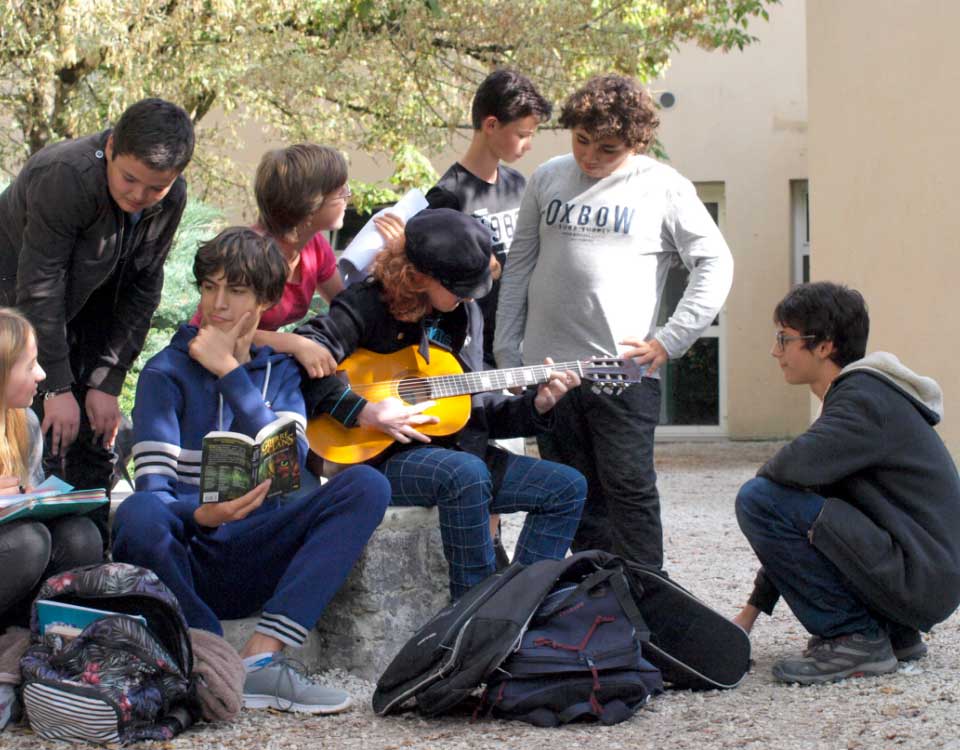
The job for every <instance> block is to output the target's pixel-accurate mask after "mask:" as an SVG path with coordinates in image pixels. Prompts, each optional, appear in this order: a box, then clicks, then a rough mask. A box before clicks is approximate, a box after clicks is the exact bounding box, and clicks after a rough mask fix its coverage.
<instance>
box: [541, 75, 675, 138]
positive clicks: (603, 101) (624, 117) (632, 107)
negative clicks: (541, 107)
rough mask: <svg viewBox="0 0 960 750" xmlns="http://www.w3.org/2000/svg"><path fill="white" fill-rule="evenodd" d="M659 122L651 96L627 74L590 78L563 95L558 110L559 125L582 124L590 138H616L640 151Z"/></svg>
mask: <svg viewBox="0 0 960 750" xmlns="http://www.w3.org/2000/svg"><path fill="white" fill-rule="evenodd" d="M659 126H660V119H659V118H658V117H657V108H656V105H655V104H654V103H653V97H651V96H650V94H649V93H648V92H647V90H646V89H644V88H643V86H641V85H640V84H639V83H637V81H635V80H634V79H633V78H630V77H629V76H618V75H605V76H597V77H595V78H591V79H590V80H589V81H587V83H586V85H585V86H583V88H581V89H579V90H578V91H575V92H573V93H572V94H570V96H569V97H567V100H566V101H565V102H564V103H563V109H562V110H561V111H560V127H562V128H566V129H568V130H572V129H573V128H583V129H584V130H586V131H587V132H588V133H589V134H590V135H591V136H593V137H594V138H619V139H621V140H622V141H623V142H624V143H625V144H626V145H627V146H629V147H630V148H631V149H633V150H634V151H636V152H637V153H641V154H642V153H646V151H647V149H648V148H649V147H650V144H651V143H652V142H653V139H654V136H655V135H656V132H657V128H658V127H659Z"/></svg>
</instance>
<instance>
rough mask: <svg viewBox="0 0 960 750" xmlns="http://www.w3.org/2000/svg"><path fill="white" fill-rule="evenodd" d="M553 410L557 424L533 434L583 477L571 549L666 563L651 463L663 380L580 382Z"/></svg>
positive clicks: (552, 456)
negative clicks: (619, 384)
mask: <svg viewBox="0 0 960 750" xmlns="http://www.w3.org/2000/svg"><path fill="white" fill-rule="evenodd" d="M555 411H556V417H555V418H556V422H555V425H554V428H553V429H552V430H551V431H550V432H549V433H546V434H544V435H540V436H539V437H538V438H537V443H538V444H539V446H540V456H541V458H545V459H547V460H550V461H557V462H559V463H563V464H567V465H568V466H572V467H574V468H575V469H578V470H579V471H580V472H581V473H582V474H583V475H584V476H585V477H586V478H587V501H586V504H585V505H584V508H583V515H582V516H581V518H580V526H579V528H578V529H577V534H576V536H575V537H574V540H573V544H572V546H571V549H573V551H574V552H579V551H581V550H587V549H600V550H604V551H606V552H611V553H613V554H615V555H619V556H621V557H624V558H626V559H628V560H633V561H635V562H639V563H643V564H646V565H652V566H654V567H657V568H661V567H663V529H662V527H661V524H660V495H659V493H658V492H657V473H656V471H655V470H654V466H653V436H654V431H655V429H656V427H657V423H658V422H659V420H660V381H659V380H657V379H655V378H644V379H643V380H642V381H641V382H640V383H635V384H632V385H629V386H626V387H625V388H622V389H620V390H617V389H611V388H610V387H609V386H604V385H603V384H599V383H584V384H583V385H582V386H580V387H579V388H576V389H574V390H573V391H571V392H570V393H568V394H567V395H566V397H564V398H563V399H562V400H561V401H560V403H558V404H557V406H556V407H555Z"/></svg>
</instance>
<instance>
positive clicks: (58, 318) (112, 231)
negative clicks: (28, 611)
mask: <svg viewBox="0 0 960 750" xmlns="http://www.w3.org/2000/svg"><path fill="white" fill-rule="evenodd" d="M193 145H194V134H193V123H192V122H191V120H190V117H189V116H188V115H187V113H186V112H184V111H183V109H181V108H180V107H178V106H177V105H175V104H171V103H170V102H166V101H163V100H162V99H144V100H142V101H139V102H137V103H136V104H134V105H132V106H130V107H128V108H127V110H126V111H125V112H124V113H123V114H122V115H121V117H120V120H119V121H118V122H117V125H116V127H115V128H113V129H108V130H104V131H103V132H102V133H97V134H95V135H90V136H86V137H85V138H79V139H77V140H71V141H63V142H61V143H55V144H53V145H50V146H47V147H46V148H44V149H42V150H41V151H39V152H38V153H36V154H34V155H33V156H32V157H31V158H30V159H29V160H28V161H27V163H26V165H24V167H23V169H22V170H21V171H20V173H19V174H18V175H17V177H16V178H15V179H14V180H13V182H12V183H10V186H9V187H8V188H7V189H6V190H5V191H4V192H3V193H2V194H0V304H2V305H15V306H16V307H18V308H19V309H20V310H21V311H23V313H24V314H25V315H26V316H27V318H29V320H30V322H31V323H33V325H34V327H35V328H36V331H37V348H38V350H39V361H40V365H41V366H42V367H43V369H44V370H45V371H46V373H47V378H46V380H45V381H44V382H43V383H42V384H41V394H39V395H38V397H37V400H36V401H35V402H34V411H36V412H37V415H38V416H39V417H40V418H41V420H42V423H41V428H42V430H43V433H44V435H45V437H46V439H45V440H44V449H45V450H46V451H48V454H49V455H48V456H46V457H45V467H46V469H47V471H48V472H56V473H57V474H63V475H64V476H65V478H66V479H67V481H68V482H70V483H71V484H73V485H75V486H77V487H80V488H86V487H107V488H109V486H110V478H111V474H112V470H113V464H114V462H115V460H116V458H115V455H114V453H113V443H114V439H115V437H116V434H117V429H118V427H119V425H120V419H121V415H120V407H119V405H118V402H117V396H118V395H119V394H120V390H121V388H122V387H123V381H124V378H125V377H126V374H127V371H128V370H129V369H130V366H131V365H132V364H133V362H134V360H135V359H136V358H137V355H138V354H139V353H140V350H141V349H142V348H143V343H144V341H145V339H146V336H147V331H148V330H149V328H150V319H151V318H152V317H153V313H154V311H155V310H156V309H157V305H158V304H159V303H160V293H161V290H162V289H163V263H164V261H165V260H166V257H167V253H168V252H169V250H170V245H171V243H172V242H173V236H174V234H175V232H176V230H177V226H178V225H179V223H180V216H181V214H182V213H183V208H184V206H185V205H186V202H187V186H186V183H185V182H184V180H183V178H182V177H181V172H183V170H184V168H185V167H186V166H187V164H188V163H189V162H190V158H191V157H192V155H193ZM61 462H63V463H62V464H61ZM104 531H105V529H104Z"/></svg>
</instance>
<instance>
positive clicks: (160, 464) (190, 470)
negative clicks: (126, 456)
mask: <svg viewBox="0 0 960 750" xmlns="http://www.w3.org/2000/svg"><path fill="white" fill-rule="evenodd" d="M132 453H133V464H134V467H135V471H134V478H135V479H139V478H140V477H142V476H146V475H148V474H160V475H163V476H166V477H170V478H171V479H175V480H176V481H178V482H183V483H184V484H195V485H199V484H200V458H201V456H202V455H203V452H202V451H198V450H190V449H188V448H181V447H180V446H179V445H174V444H173V443H163V442H160V441H159V440H143V441H141V442H139V443H137V444H136V445H134V446H133V451H132Z"/></svg>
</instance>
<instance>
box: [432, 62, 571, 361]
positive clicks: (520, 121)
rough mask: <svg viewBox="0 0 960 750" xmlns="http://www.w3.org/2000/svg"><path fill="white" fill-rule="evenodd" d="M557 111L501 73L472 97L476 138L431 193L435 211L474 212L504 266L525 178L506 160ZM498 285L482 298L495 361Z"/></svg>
mask: <svg viewBox="0 0 960 750" xmlns="http://www.w3.org/2000/svg"><path fill="white" fill-rule="evenodd" d="M551 109H552V107H551V106H550V102H548V101H547V100H546V99H544V98H543V97H542V96H541V95H540V93H539V92H538V91H537V89H536V88H535V87H534V85H533V83H531V81H530V79H528V78H527V77H526V76H523V75H521V74H520V73H517V72H515V71H513V70H496V71H494V72H493V73H491V74H490V75H488V76H487V77H486V79H484V81H483V83H481V84H480V87H479V88H478V89H477V93H476V94H475V95H474V97H473V107H472V110H471V118H472V120H473V140H471V142H470V147H469V148H468V149H467V152H466V153H465V154H464V155H463V156H462V157H461V158H460V160H459V161H457V162H455V163H454V164H453V165H452V166H451V167H450V168H449V169H448V170H447V171H446V172H444V174H443V176H442V177H441V178H440V180H439V181H438V182H437V184H436V185H435V186H434V187H433V188H431V189H430V191H429V192H428V193H427V201H428V202H429V203H430V207H431V208H452V209H455V210H457V211H462V212H463V213H466V214H470V215H472V216H474V217H475V218H476V219H478V220H479V221H481V222H482V223H483V224H485V225H486V226H487V227H488V228H489V229H490V231H491V233H492V234H493V252H494V255H495V256H496V258H497V260H498V261H499V262H500V265H501V266H502V265H503V264H504V263H505V262H506V259H507V253H508V252H510V243H511V242H512V241H513V228H514V224H515V222H516V218H517V209H518V208H519V207H520V197H521V196H522V195H523V189H524V187H525V186H526V182H527V181H526V179H525V178H524V177H523V175H521V174H520V173H519V172H517V171H516V170H515V169H511V168H510V167H507V166H504V165H503V164H502V163H501V162H507V163H512V162H515V161H516V160H517V159H519V158H520V157H521V156H523V155H524V154H525V153H526V152H527V151H529V150H530V145H531V140H532V139H533V134H534V133H535V132H536V130H537V127H538V126H539V125H540V124H541V123H543V122H546V121H547V120H549V119H550V112H551ZM498 291H499V282H496V283H495V284H494V287H493V290H492V291H491V292H490V294H488V295H487V296H486V297H484V298H483V299H481V300H478V302H479V303H480V308H481V310H482V311H483V358H484V362H485V364H486V365H487V366H488V367H495V364H494V359H493V325H494V319H495V318H496V313H497V293H498Z"/></svg>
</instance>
